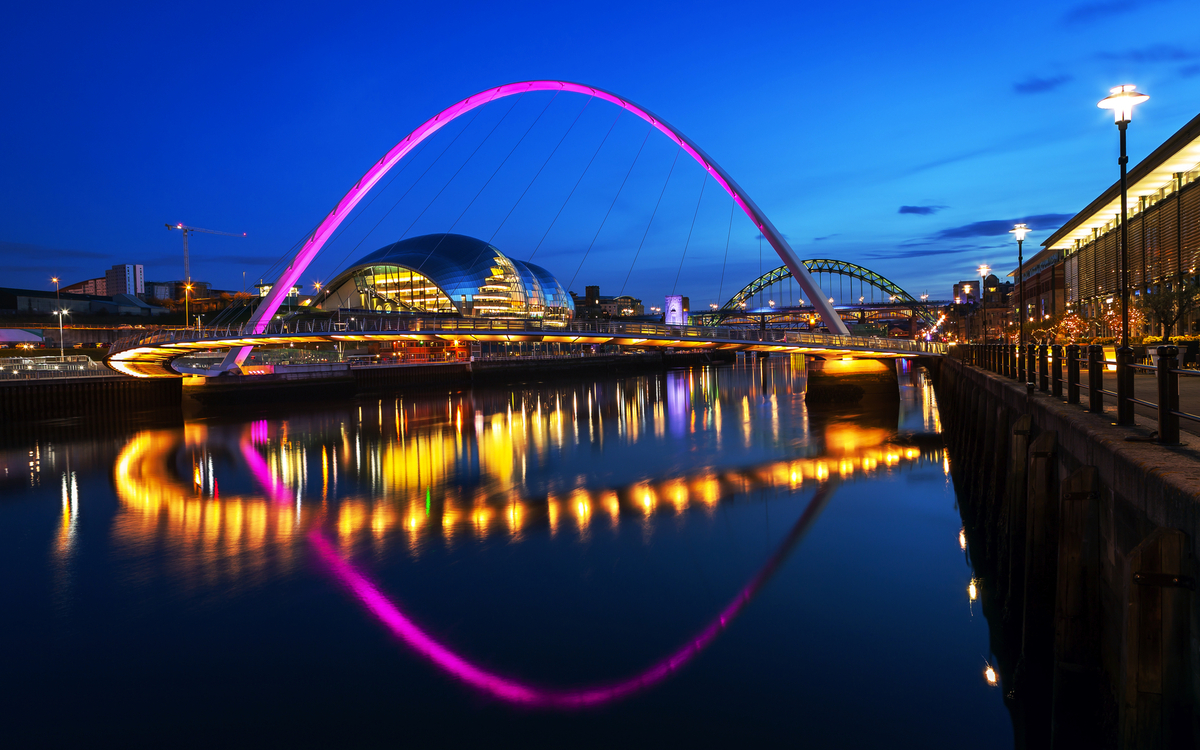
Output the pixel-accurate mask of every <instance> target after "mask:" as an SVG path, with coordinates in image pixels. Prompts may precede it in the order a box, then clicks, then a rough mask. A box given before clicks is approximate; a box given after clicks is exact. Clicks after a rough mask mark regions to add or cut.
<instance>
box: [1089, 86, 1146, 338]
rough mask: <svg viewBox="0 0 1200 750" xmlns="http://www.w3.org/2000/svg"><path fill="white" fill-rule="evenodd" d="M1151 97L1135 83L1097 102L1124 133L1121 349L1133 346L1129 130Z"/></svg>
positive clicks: (1121, 158) (1122, 135) (1122, 155)
mask: <svg viewBox="0 0 1200 750" xmlns="http://www.w3.org/2000/svg"><path fill="white" fill-rule="evenodd" d="M1149 98H1150V97H1149V96H1147V95H1146V94H1142V93H1140V92H1138V91H1137V90H1136V87H1135V86H1133V85H1131V84H1125V85H1123V86H1116V87H1114V88H1112V89H1111V90H1110V91H1109V94H1108V96H1106V97H1104V98H1103V99H1101V100H1100V101H1099V103H1097V105H1096V106H1097V107H1100V108H1101V109H1111V110H1112V111H1113V117H1114V118H1115V120H1116V123H1117V129H1118V130H1119V131H1120V132H1121V157H1120V158H1119V159H1117V164H1119V165H1120V167H1121V348H1125V347H1128V346H1129V268H1128V266H1129V263H1128V260H1129V257H1128V244H1129V243H1128V242H1127V239H1128V229H1127V228H1126V226H1125V220H1126V211H1127V206H1126V203H1127V200H1128V197H1127V196H1128V192H1129V190H1128V185H1127V182H1126V179H1125V165H1127V164H1128V163H1129V157H1128V156H1127V155H1126V153H1125V129H1126V128H1127V127H1128V126H1129V121H1130V120H1132V119H1133V108H1134V107H1135V106H1137V105H1138V104H1141V103H1142V102H1144V101H1146V100H1147V99H1149Z"/></svg>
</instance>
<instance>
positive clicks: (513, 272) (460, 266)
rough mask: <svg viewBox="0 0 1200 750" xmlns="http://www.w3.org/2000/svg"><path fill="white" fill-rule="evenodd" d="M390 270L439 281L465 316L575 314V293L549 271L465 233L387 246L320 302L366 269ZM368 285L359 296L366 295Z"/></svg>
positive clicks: (341, 277)
mask: <svg viewBox="0 0 1200 750" xmlns="http://www.w3.org/2000/svg"><path fill="white" fill-rule="evenodd" d="M389 267H390V268H402V269H407V270H408V271H411V272H414V273H416V274H420V276H422V277H424V278H426V279H428V280H429V281H431V282H433V283H434V284H435V285H436V286H437V287H438V288H439V289H440V290H441V291H442V292H443V293H444V294H445V295H446V296H447V297H449V299H450V301H451V302H452V303H453V305H454V307H455V308H456V309H457V310H458V312H459V313H460V314H462V315H474V316H489V317H490V316H505V317H542V316H546V317H555V318H564V317H565V318H570V317H572V316H573V314H574V304H573V302H572V300H571V297H570V295H569V294H567V293H566V292H565V291H564V290H563V288H562V285H561V284H559V283H558V280H557V279H555V278H554V275H553V274H551V273H550V272H549V271H547V270H546V269H544V268H542V267H541V266H536V265H533V264H531V263H524V262H522V261H515V260H512V259H510V258H508V257H507V256H505V255H504V253H502V252H500V250H499V249H498V248H497V247H495V246H494V245H491V244H489V243H487V242H485V241H483V240H481V239H477V238H475V237H468V236H466V235H462V234H426V235H422V236H420V237H410V238H409V239H406V240H401V241H399V242H395V243H392V244H391V245H387V246H385V247H381V248H380V249H378V250H376V251H375V252H372V253H369V254H367V255H365V256H363V257H362V258H360V259H358V261H356V262H355V263H354V264H353V265H352V266H351V267H350V268H348V269H347V270H346V271H343V272H342V273H341V274H339V275H338V277H337V279H335V280H334V281H333V282H331V283H330V284H328V285H327V286H326V289H325V294H324V295H323V299H322V300H321V301H319V302H318V303H317V304H318V305H320V304H322V302H323V301H324V300H325V299H328V298H329V297H330V296H332V295H333V292H334V290H335V289H339V288H341V287H342V286H343V285H345V284H346V283H347V282H349V281H350V280H351V279H352V278H354V277H355V274H358V275H359V276H361V275H362V272H363V270H364V269H375V270H374V271H373V274H375V275H378V274H381V273H382V274H383V275H384V276H386V274H387V272H386V271H385V270H384V269H386V268H389ZM368 273H372V271H370V270H368ZM372 278H374V276H372ZM362 281H363V280H362V279H359V282H358V286H359V292H365V291H366V290H364V289H363V288H362V287H363V283H362ZM370 296H376V297H381V296H382V295H380V294H378V292H377V291H375V290H374V289H373V290H371V292H370V293H369V294H367V296H366V297H363V299H364V300H366V299H368V297H370ZM364 304H366V305H367V306H370V303H369V302H364Z"/></svg>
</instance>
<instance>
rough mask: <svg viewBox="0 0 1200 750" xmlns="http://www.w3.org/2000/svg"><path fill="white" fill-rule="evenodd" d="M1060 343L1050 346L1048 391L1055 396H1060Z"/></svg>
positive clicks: (1061, 349)
mask: <svg viewBox="0 0 1200 750" xmlns="http://www.w3.org/2000/svg"><path fill="white" fill-rule="evenodd" d="M1062 354H1063V348H1062V344H1054V345H1053V346H1051V347H1050V392H1051V393H1052V394H1054V397H1055V398H1062Z"/></svg>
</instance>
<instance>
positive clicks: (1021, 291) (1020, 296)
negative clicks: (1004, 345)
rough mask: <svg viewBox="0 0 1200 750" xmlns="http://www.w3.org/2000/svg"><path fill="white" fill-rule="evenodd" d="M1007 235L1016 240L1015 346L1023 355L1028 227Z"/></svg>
mask: <svg viewBox="0 0 1200 750" xmlns="http://www.w3.org/2000/svg"><path fill="white" fill-rule="evenodd" d="M1008 233H1009V234H1011V235H1014V236H1016V238H1017V322H1019V323H1020V324H1021V331H1020V333H1019V334H1018V335H1017V346H1018V347H1022V348H1021V352H1022V354H1023V353H1024V351H1025V349H1024V346H1025V254H1024V249H1023V246H1024V244H1025V235H1027V234H1029V227H1027V226H1025V225H1024V224H1017V225H1016V226H1015V227H1013V228H1012V229H1010V230H1008Z"/></svg>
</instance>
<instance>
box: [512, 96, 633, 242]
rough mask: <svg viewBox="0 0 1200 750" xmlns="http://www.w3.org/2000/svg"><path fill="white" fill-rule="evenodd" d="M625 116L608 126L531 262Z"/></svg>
mask: <svg viewBox="0 0 1200 750" xmlns="http://www.w3.org/2000/svg"><path fill="white" fill-rule="evenodd" d="M623 114H625V110H623V109H622V110H621V111H620V112H618V113H617V116H616V117H615V118H614V119H613V121H612V125H609V126H608V132H607V133H605V134H604V138H602V139H600V145H599V146H597V147H596V152H595V153H594V154H592V158H591V159H589V160H588V163H587V166H585V167H584V168H583V172H582V173H581V174H580V175H579V179H578V180H576V181H575V185H574V187H572V188H571V192H570V193H567V199H566V200H565V201H563V204H562V205H561V206H559V209H558V213H556V214H554V218H553V219H551V220H550V226H548V227H546V233H545V234H543V235H542V238H541V239H540V240H538V243H537V247H535V248H533V252H532V253H530V254H529V260H533V256H535V255H537V251H538V250H539V249H540V248H541V247H542V243H543V242H545V241H546V237H547V236H549V234H550V230H551V229H553V228H554V224H555V223H556V222H557V221H558V217H559V216H562V212H563V209H565V208H566V207H567V204H568V203H570V202H571V196H573V195H575V189H576V188H578V187H579V183H581V182H583V178H584V177H585V176H586V175H587V173H588V170H589V169H591V167H592V162H594V161H596V156H597V155H598V154H599V153H600V149H602V148H604V144H605V142H606V141H608V136H610V135H612V131H613V128H615V127H616V126H617V121H618V120H620V119H621V115H623Z"/></svg>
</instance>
